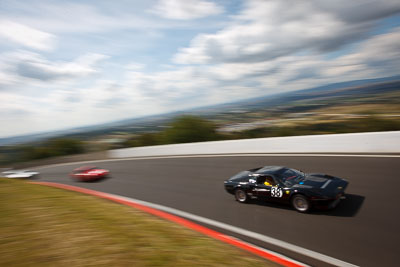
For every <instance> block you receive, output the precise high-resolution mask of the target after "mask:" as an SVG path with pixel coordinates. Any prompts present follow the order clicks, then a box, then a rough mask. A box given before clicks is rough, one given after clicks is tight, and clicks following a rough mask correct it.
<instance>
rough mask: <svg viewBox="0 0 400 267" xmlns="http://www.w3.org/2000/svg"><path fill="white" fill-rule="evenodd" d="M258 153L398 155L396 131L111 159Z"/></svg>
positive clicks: (127, 153) (141, 152)
mask: <svg viewBox="0 0 400 267" xmlns="http://www.w3.org/2000/svg"><path fill="white" fill-rule="evenodd" d="M253 153H254V154H256V153H259V154H262V153H400V131H393V132H371V133H352V134H327V135H306V136H292V137H271V138H257V139H242V140H229V141H214V142H199V143H186V144H173V145H162V146H148V147H134V148H123V149H115V150H110V151H109V157H111V158H128V157H151V156H179V155H194V154H195V155H212V154H253Z"/></svg>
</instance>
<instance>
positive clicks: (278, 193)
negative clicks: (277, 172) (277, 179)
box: [271, 187, 283, 197]
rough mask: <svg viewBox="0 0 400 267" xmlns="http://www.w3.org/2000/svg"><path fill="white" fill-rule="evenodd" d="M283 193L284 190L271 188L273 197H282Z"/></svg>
mask: <svg viewBox="0 0 400 267" xmlns="http://www.w3.org/2000/svg"><path fill="white" fill-rule="evenodd" d="M282 195H283V191H282V188H278V187H272V188H271V197H282Z"/></svg>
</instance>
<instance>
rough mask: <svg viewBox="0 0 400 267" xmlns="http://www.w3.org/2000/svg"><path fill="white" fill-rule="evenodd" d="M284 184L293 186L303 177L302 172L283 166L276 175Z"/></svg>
mask: <svg viewBox="0 0 400 267" xmlns="http://www.w3.org/2000/svg"><path fill="white" fill-rule="evenodd" d="M277 176H278V178H279V179H280V180H281V181H282V183H283V184H284V185H285V186H289V187H291V186H293V185H295V184H298V183H299V182H300V181H301V180H303V179H304V173H302V172H301V171H298V170H295V169H288V168H285V169H283V170H282V171H281V172H279V174H278V175H277Z"/></svg>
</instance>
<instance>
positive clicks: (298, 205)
mask: <svg viewBox="0 0 400 267" xmlns="http://www.w3.org/2000/svg"><path fill="white" fill-rule="evenodd" d="M292 206H293V208H294V209H295V210H297V211H298V212H308V211H309V210H310V209H311V203H310V201H309V200H308V199H307V198H306V197H305V196H303V195H295V196H293V197H292Z"/></svg>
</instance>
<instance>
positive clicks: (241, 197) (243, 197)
mask: <svg viewBox="0 0 400 267" xmlns="http://www.w3.org/2000/svg"><path fill="white" fill-rule="evenodd" d="M235 198H236V200H237V201H238V202H240V203H245V202H247V201H248V200H249V197H248V196H247V194H246V192H245V191H244V190H243V189H236V190H235Z"/></svg>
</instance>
